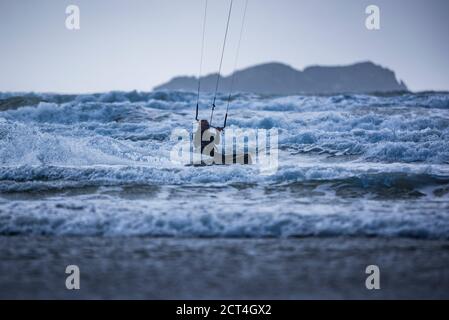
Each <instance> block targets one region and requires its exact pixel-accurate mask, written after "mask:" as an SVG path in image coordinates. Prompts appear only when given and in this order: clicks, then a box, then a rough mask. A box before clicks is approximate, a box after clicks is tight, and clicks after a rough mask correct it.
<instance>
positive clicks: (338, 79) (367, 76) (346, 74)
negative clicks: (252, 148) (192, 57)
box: [154, 61, 408, 94]
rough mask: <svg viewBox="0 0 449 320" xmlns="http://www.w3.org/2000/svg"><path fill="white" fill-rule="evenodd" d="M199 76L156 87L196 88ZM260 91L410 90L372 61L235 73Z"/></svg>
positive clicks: (239, 84) (204, 84) (244, 86)
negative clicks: (344, 64)
mask: <svg viewBox="0 0 449 320" xmlns="http://www.w3.org/2000/svg"><path fill="white" fill-rule="evenodd" d="M217 75H218V74H217V73H214V74H209V75H206V76H204V77H202V78H201V91H205V92H212V91H213V90H214V89H215V82H216V79H217ZM231 78H232V75H229V76H225V77H223V78H222V79H221V81H220V87H219V91H221V92H228V91H229V89H230V86H231ZM197 86H198V78H196V77H187V76H180V77H175V78H173V79H171V80H170V81H168V82H167V83H164V84H161V85H159V86H156V87H155V88H154V90H163V89H166V90H189V91H196V90H197ZM233 91H238V92H253V93H260V94H336V93H374V92H394V91H408V89H407V86H406V85H405V83H404V82H403V81H399V80H397V78H396V75H395V73H394V72H393V71H392V70H390V69H388V68H384V67H382V66H380V65H377V64H374V63H372V62H369V61H368V62H360V63H355V64H351V65H346V66H310V67H307V68H305V69H304V70H303V71H300V70H296V69H294V68H292V67H290V66H288V65H286V64H283V63H278V62H272V63H265V64H259V65H256V66H252V67H249V68H245V69H243V70H238V71H236V72H235V77H234V89H233Z"/></svg>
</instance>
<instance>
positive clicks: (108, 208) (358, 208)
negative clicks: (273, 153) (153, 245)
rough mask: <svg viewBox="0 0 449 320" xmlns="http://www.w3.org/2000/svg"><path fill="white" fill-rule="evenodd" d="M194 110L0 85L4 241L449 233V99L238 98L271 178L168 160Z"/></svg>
mask: <svg viewBox="0 0 449 320" xmlns="http://www.w3.org/2000/svg"><path fill="white" fill-rule="evenodd" d="M211 99H212V97H211V96H209V95H207V94H204V95H202V96H201V100H200V110H199V112H200V118H206V119H208V118H209V116H210V110H209V106H210V103H211ZM226 99H227V96H226V95H223V96H219V98H218V100H217V103H216V105H217V108H216V110H215V115H214V119H215V120H214V124H215V125H221V123H222V121H223V117H224V110H225V108H226ZM195 105H196V95H195V93H191V92H179V91H173V92H170V91H160V92H137V91H133V92H109V93H102V94H80V95H58V94H38V93H20V94H19V93H14V94H13V93H0V110H1V111H0V235H2V236H9V235H22V236H41V235H44V236H55V237H57V236H63V235H67V236H69V235H70V236H92V237H103V236H108V237H114V236H149V237H181V238H182V237H189V238H198V237H201V238H203V237H213V238H289V237H331V236H332V237H333V236H357V237H390V238H391V237H401V238H419V239H442V240H447V239H449V94H448V93H432V92H429V93H416V94H413V93H398V94H388V95H354V94H351V95H350V94H348V95H334V96H303V95H296V96H272V95H255V94H244V93H241V94H236V95H234V96H233V97H232V99H231V101H230V109H229V116H228V128H227V130H229V129H243V130H245V129H266V130H270V129H274V130H276V132H277V139H278V162H277V167H276V170H275V171H274V172H272V173H271V174H268V175H267V174H261V172H260V170H259V169H260V168H258V167H257V165H254V166H252V165H226V166H208V167H192V166H184V165H183V164H180V163H177V162H174V161H172V159H171V158H170V153H171V151H172V150H173V148H174V147H175V145H176V143H177V141H174V140H173V139H171V134H172V132H173V130H175V129H185V130H189V131H191V130H192V122H193V118H194V114H195V110H194V108H195ZM225 132H226V130H225Z"/></svg>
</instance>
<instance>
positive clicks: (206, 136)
mask: <svg viewBox="0 0 449 320" xmlns="http://www.w3.org/2000/svg"><path fill="white" fill-rule="evenodd" d="M222 130H223V128H212V127H211V126H210V124H209V121H207V120H200V121H199V124H198V129H197V130H196V132H195V137H194V145H195V149H197V150H201V154H202V155H203V156H209V157H213V158H214V157H215V155H216V154H218V147H217V145H219V144H220V135H221V131H222Z"/></svg>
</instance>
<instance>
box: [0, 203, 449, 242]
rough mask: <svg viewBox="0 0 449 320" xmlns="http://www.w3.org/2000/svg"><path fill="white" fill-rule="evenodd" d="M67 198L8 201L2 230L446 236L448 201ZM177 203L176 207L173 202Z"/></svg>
mask: <svg viewBox="0 0 449 320" xmlns="http://www.w3.org/2000/svg"><path fill="white" fill-rule="evenodd" d="M97 198H98V199H96V200H95V201H93V200H74V199H71V200H70V199H66V200H64V201H61V200H54V201H32V202H30V201H12V202H10V203H8V204H7V205H6V206H2V207H1V208H0V235H46V236H150V237H233V238H265V237H275V238H288V237H310V236H314V237H317V236H318V237H328V236H332V237H334V236H354V237H410V238H419V239H445V240H447V239H449V219H448V216H447V212H448V210H447V209H448V208H447V204H446V205H441V204H439V205H433V206H427V208H426V214H422V212H421V211H422V210H421V211H420V210H418V209H416V203H414V202H413V201H411V202H410V201H408V202H406V201H404V202H398V203H395V204H394V205H393V206H391V204H390V205H388V203H379V202H370V201H363V202H360V201H355V202H351V203H338V202H335V201H334V202H331V203H328V204H321V205H320V206H319V207H315V208H314V207H312V208H311V207H310V206H307V205H301V204H293V203H292V204H290V206H288V207H286V206H281V205H277V204H276V202H275V201H274V202H271V203H264V207H257V208H256V207H251V206H248V207H246V209H245V212H244V213H242V212H241V210H240V208H239V207H236V206H235V205H232V204H231V203H220V202H219V203H217V205H220V210H218V211H217V210H210V209H208V208H207V207H205V206H204V204H203V205H192V204H191V205H187V206H186V205H185V204H184V205H183V203H181V202H179V201H177V200H174V199H172V200H170V201H171V204H170V205H168V201H157V202H153V203H151V206H149V203H148V202H147V201H140V200H132V201H125V200H123V199H121V200H120V201H116V200H114V199H111V198H103V199H102V198H100V197H98V196H97ZM174 203H175V204H174Z"/></svg>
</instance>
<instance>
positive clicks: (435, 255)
mask: <svg viewBox="0 0 449 320" xmlns="http://www.w3.org/2000/svg"><path fill="white" fill-rule="evenodd" d="M73 264H75V265H78V266H79V268H80V282H81V289H80V290H71V291H69V290H67V289H66V288H65V279H66V277H67V276H68V275H67V274H65V268H66V266H67V265H73ZM372 264H375V265H378V266H379V268H380V279H381V280H380V283H381V289H380V290H367V289H366V287H365V280H366V277H367V276H368V275H367V274H366V273H365V268H366V267H367V266H368V265H372ZM448 264H449V241H445V240H442V241H440V240H416V239H405V238H347V237H344V238H339V237H331V238H298V239H221V238H210V239H207V238H201V239H194V238H193V239H192V238H182V239H179V238H147V237H43V236H0V288H1V290H0V298H1V299H443V298H445V299H447V298H449V268H447V266H448Z"/></svg>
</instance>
